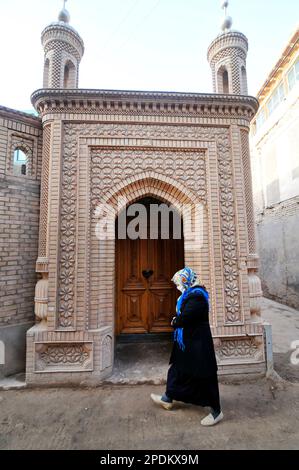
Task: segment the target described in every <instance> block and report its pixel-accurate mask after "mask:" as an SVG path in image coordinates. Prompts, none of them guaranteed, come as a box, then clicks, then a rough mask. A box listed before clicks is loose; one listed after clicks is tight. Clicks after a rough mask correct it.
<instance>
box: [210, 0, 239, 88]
mask: <svg viewBox="0 0 299 470" xmlns="http://www.w3.org/2000/svg"><path fill="white" fill-rule="evenodd" d="M228 5H229V2H228V0H222V1H221V6H222V8H223V10H224V19H223V21H222V25H221V29H222V33H220V34H219V35H218V36H217V38H216V39H215V40H214V41H213V42H212V44H211V45H210V47H209V49H208V61H209V63H210V66H211V69H212V75H213V88H214V93H224V94H234V95H247V94H248V88H247V72H246V58H247V52H248V39H247V38H246V36H245V35H244V34H242V33H240V32H239V31H234V30H232V29H231V27H232V24H233V20H232V18H231V17H230V16H228V12H227V10H228Z"/></svg>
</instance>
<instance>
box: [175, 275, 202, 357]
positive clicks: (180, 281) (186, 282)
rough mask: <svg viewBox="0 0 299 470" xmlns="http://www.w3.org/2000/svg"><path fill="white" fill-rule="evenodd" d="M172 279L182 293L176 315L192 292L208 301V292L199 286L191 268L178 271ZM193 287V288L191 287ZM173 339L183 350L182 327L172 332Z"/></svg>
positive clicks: (179, 313) (179, 312)
mask: <svg viewBox="0 0 299 470" xmlns="http://www.w3.org/2000/svg"><path fill="white" fill-rule="evenodd" d="M172 281H173V282H174V283H175V284H176V286H177V288H178V289H179V290H180V291H181V292H182V295H181V296H180V297H179V298H178V300H177V305H176V313H177V315H178V316H180V315H181V308H182V304H183V302H184V301H185V300H186V299H187V297H188V296H189V295H190V294H191V293H192V294H193V293H195V292H197V293H198V294H201V295H203V296H204V298H205V299H206V301H207V302H209V294H208V292H207V291H206V290H205V289H203V288H202V287H200V286H199V282H198V276H197V274H196V273H195V272H194V271H193V270H192V269H191V268H188V267H186V268H184V269H182V270H181V271H178V272H177V273H176V274H175V275H174V276H173V278H172ZM192 287H193V289H191V288H192ZM174 340H175V341H176V342H177V343H178V345H179V347H180V348H181V349H182V351H184V350H185V345H184V337H183V328H177V329H176V330H175V332H174Z"/></svg>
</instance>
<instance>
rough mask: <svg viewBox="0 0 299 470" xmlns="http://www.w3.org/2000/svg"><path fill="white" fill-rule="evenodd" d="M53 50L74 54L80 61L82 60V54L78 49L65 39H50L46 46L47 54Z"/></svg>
mask: <svg viewBox="0 0 299 470" xmlns="http://www.w3.org/2000/svg"><path fill="white" fill-rule="evenodd" d="M53 50H54V51H56V52H59V53H62V52H67V53H68V54H70V55H72V56H74V57H75V58H76V60H77V61H78V62H80V60H81V56H80V54H79V52H78V51H77V49H75V47H73V46H72V45H71V44H67V43H66V42H64V41H57V40H55V39H54V40H53V41H49V42H48V43H47V44H46V46H45V54H47V53H48V52H50V51H53Z"/></svg>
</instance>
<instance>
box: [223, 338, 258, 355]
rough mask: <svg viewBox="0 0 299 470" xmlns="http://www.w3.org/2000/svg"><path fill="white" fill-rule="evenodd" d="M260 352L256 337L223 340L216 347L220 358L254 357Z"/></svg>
mask: <svg viewBox="0 0 299 470" xmlns="http://www.w3.org/2000/svg"><path fill="white" fill-rule="evenodd" d="M258 352H259V347H258V345H257V344H256V340H255V338H250V339H240V340H231V341H230V340H223V341H222V342H221V343H220V346H219V347H218V348H216V353H217V356H218V357H219V358H220V359H230V358H235V357H236V358H252V357H255V356H256V354H257V353H258Z"/></svg>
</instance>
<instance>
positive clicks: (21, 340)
mask: <svg viewBox="0 0 299 470" xmlns="http://www.w3.org/2000/svg"><path fill="white" fill-rule="evenodd" d="M31 326H32V322H31V323H23V324H21V325H12V326H2V327H0V379H2V378H4V377H9V376H10V375H15V374H18V373H20V372H24V370H25V360H26V332H27V330H29V328H30V327H31Z"/></svg>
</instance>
